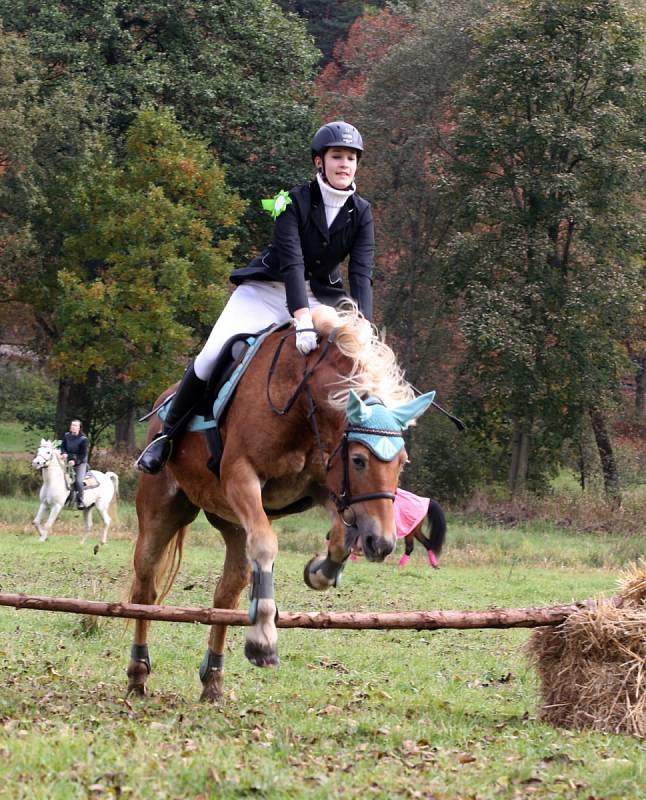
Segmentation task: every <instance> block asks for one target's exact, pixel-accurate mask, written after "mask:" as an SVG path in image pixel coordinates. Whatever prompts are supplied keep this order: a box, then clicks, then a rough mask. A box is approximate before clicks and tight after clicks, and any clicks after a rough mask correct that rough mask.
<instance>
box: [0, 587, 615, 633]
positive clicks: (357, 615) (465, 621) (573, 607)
mask: <svg viewBox="0 0 646 800" xmlns="http://www.w3.org/2000/svg"><path fill="white" fill-rule="evenodd" d="M596 602H597V601H595V600H584V601H582V602H579V603H566V604H563V605H555V606H545V607H543V608H488V609H486V610H483V611H387V612H365V611H336V612H327V611H296V612H286V611H283V612H281V613H280V614H279V616H278V621H277V622H276V625H277V627H279V628H322V629H332V628H335V629H341V630H401V629H411V630H417V631H428V630H438V629H441V628H444V629H446V628H453V629H460V630H465V629H470V628H536V627H539V626H542V625H558V624H559V623H561V622H563V621H564V620H565V619H566V618H567V617H568V616H569V615H570V614H572V613H573V612H574V611H578V610H580V609H582V608H589V607H593V606H594V605H595V604H596ZM605 602H610V603H612V604H613V605H615V606H617V607H619V606H621V604H622V599H621V598H619V597H613V598H611V599H610V600H608V601H605ZM0 606H10V607H13V608H15V609H17V610H23V609H33V610H38V611H62V612H68V613H73V614H89V615H92V616H96V617H125V618H128V619H149V620H159V621H162V622H192V623H194V624H199V625H214V624H221V625H249V624H250V623H249V617H248V616H247V612H246V611H240V610H237V609H225V608H185V607H183V606H150V605H141V604H138V603H106V602H101V601H98V600H78V599H74V598H68V597H37V596H30V595H26V594H5V593H0Z"/></svg>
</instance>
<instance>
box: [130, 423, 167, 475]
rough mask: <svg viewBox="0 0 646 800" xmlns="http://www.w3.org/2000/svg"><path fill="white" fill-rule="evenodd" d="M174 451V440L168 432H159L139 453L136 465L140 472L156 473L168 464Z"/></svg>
mask: <svg viewBox="0 0 646 800" xmlns="http://www.w3.org/2000/svg"><path fill="white" fill-rule="evenodd" d="M172 452H173V440H172V439H171V438H170V437H169V436H168V434H167V433H159V434H157V436H155V438H154V439H153V440H152V442H150V443H149V444H148V445H146V447H144V449H143V450H142V451H141V453H140V454H139V458H138V459H137V460H136V461H135V467H136V468H137V469H138V470H139V471H140V472H145V473H147V474H148V475H155V474H156V473H158V472H159V471H160V470H161V468H162V467H163V466H164V465H165V464H166V462H167V461H168V459H169V458H170V457H171V453H172Z"/></svg>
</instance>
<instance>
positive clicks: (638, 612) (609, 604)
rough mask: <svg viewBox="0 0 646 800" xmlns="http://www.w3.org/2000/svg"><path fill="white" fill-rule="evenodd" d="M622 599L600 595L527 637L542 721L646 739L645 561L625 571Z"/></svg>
mask: <svg viewBox="0 0 646 800" xmlns="http://www.w3.org/2000/svg"><path fill="white" fill-rule="evenodd" d="M621 597H622V598H623V605H622V606H621V607H617V604H616V602H613V601H612V600H599V601H597V602H596V603H591V604H590V606H589V607H588V608H585V609H581V610H579V611H576V612H574V613H572V614H570V616H569V617H568V618H567V619H566V620H565V621H564V622H563V623H562V624H560V625H558V626H554V627H543V628H537V629H536V630H535V631H534V633H533V634H532V636H531V637H530V640H529V642H528V644H527V652H528V655H529V658H530V660H531V661H532V663H533V664H534V666H535V667H536V669H537V671H538V675H539V678H540V683H541V699H542V706H541V709H540V713H539V716H540V718H541V719H544V720H546V721H547V722H550V723H552V724H553V725H560V726H563V727H567V728H575V729H586V728H588V729H593V730H598V731H605V732H608V733H628V734H632V735H635V736H642V737H643V736H646V564H641V565H638V567H637V568H635V569H634V570H632V571H631V572H630V573H629V574H628V575H626V576H625V578H624V580H623V583H622V590H621Z"/></svg>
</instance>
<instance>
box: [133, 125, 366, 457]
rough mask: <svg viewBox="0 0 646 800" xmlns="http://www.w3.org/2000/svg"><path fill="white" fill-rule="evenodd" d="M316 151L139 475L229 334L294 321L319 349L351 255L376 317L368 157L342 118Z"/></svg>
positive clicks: (177, 431)
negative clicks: (365, 172) (321, 328)
mask: <svg viewBox="0 0 646 800" xmlns="http://www.w3.org/2000/svg"><path fill="white" fill-rule="evenodd" d="M311 152H312V161H313V163H314V166H315V168H316V177H315V178H314V180H313V181H310V182H309V183H306V184H304V185H302V186H297V187H295V188H294V189H292V190H291V191H290V192H289V193H287V192H280V193H279V194H278V195H277V196H276V197H275V198H274V200H273V213H272V216H273V217H274V219H275V220H276V224H275V226H274V236H273V240H272V242H271V244H270V245H269V246H268V247H267V248H266V249H265V250H264V251H263V252H262V253H261V254H260V255H259V256H257V257H256V258H254V259H253V261H251V263H250V264H249V265H248V266H246V267H243V268H241V269H236V270H234V272H233V273H232V275H231V281H232V282H233V283H234V284H235V285H236V286H237V288H236V289H235V291H234V292H233V294H232V295H231V297H230V298H229V301H228V303H227V305H226V306H225V308H224V310H223V311H222V314H221V315H220V317H219V319H218V321H217V322H216V324H215V326H214V327H213V330H212V331H211V335H210V336H209V338H208V341H207V342H206V344H205V345H204V347H203V348H202V350H201V351H200V353H199V354H198V356H197V358H196V359H195V361H194V363H193V364H191V366H190V367H189V368H188V369H187V371H186V372H185V374H184V377H183V378H182V382H181V384H180V385H179V387H178V389H177V393H176V394H175V397H174V399H173V402H172V405H171V407H170V409H169V411H168V414H167V416H166V420H165V422H164V427H163V430H162V431H161V432H160V433H159V434H158V435H157V436H156V437H155V439H153V441H152V442H151V443H150V444H149V445H148V446H147V447H146V449H145V450H144V451H143V453H142V454H141V455H140V456H139V458H138V460H137V467H138V469H140V470H141V471H142V472H148V473H156V472H158V471H159V470H160V469H161V468H162V467H163V466H164V464H165V463H166V461H167V460H168V458H169V457H170V454H171V452H172V445H173V441H174V440H175V439H176V438H178V437H179V436H180V435H181V433H182V431H183V429H184V428H185V426H186V424H188V420H189V419H190V416H191V410H192V408H193V405H194V403H195V402H196V398H198V397H199V396H200V395H201V393H202V391H203V389H204V387H205V385H206V382H207V381H208V379H209V377H210V375H211V371H212V369H213V366H214V364H215V362H216V360H217V357H218V355H219V353H220V351H221V349H222V347H223V345H224V344H225V343H226V342H227V340H228V339H230V338H231V337H232V336H234V335H235V334H237V333H249V332H253V331H257V330H261V329H263V328H266V327H267V326H269V325H271V324H273V323H278V324H281V323H284V322H288V321H289V320H290V319H291V320H292V322H293V323H294V325H295V327H296V347H297V348H298V350H299V351H300V352H301V353H303V355H307V353H309V352H311V351H312V350H314V349H316V347H317V346H318V342H317V338H316V333H315V331H314V330H313V325H312V316H311V309H312V308H315V307H316V306H318V305H328V306H336V305H338V304H339V303H340V302H341V301H342V300H344V299H345V298H347V297H348V293H347V292H346V290H345V288H344V286H343V279H342V277H341V269H340V265H341V262H342V261H344V260H345V259H346V258H348V259H349V261H348V281H349V284H350V292H349V294H350V296H351V297H352V298H353V299H354V300H355V302H356V303H357V305H358V306H359V310H360V311H361V312H362V313H363V315H364V316H365V317H366V318H367V319H369V320H370V319H372V272H373V267H374V248H375V243H374V225H373V221H372V211H371V208H370V203H368V201H367V200H364V199H363V197H360V196H359V195H358V194H357V193H356V186H355V183H354V176H355V173H356V170H357V165H358V163H359V160H360V158H361V155H362V153H363V140H362V138H361V134H360V133H359V131H358V130H357V129H356V128H354V127H353V126H352V125H348V123H346V122H343V121H341V120H339V121H336V122H329V123H327V124H326V125H323V127H322V128H319V130H318V131H317V132H316V134H315V136H314V138H313V139H312V147H311ZM265 202H267V203H270V204H271V202H272V201H263V205H264V204H265ZM265 207H266V206H265Z"/></svg>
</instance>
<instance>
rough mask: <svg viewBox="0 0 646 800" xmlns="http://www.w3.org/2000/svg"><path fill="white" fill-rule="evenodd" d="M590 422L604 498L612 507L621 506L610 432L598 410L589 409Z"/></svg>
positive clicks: (601, 413)
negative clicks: (597, 455) (601, 472)
mask: <svg viewBox="0 0 646 800" xmlns="http://www.w3.org/2000/svg"><path fill="white" fill-rule="evenodd" d="M590 421H591V422H592V430H593V432H594V438H595V441H596V443H597V449H598V451H599V458H600V459H601V469H602V471H603V484H604V487H605V490H606V497H607V498H608V500H609V502H610V503H612V505H613V506H615V507H617V508H618V507H619V506H620V505H621V492H620V491H619V475H618V474H617V462H616V461H615V454H614V450H613V448H612V441H611V439H610V432H609V431H608V426H607V424H606V419H605V416H604V414H603V412H602V411H601V410H600V409H599V408H591V409H590Z"/></svg>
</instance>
